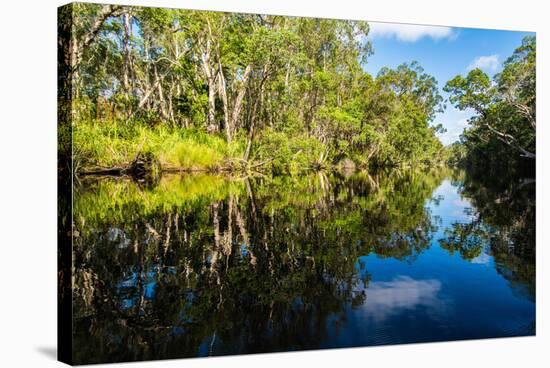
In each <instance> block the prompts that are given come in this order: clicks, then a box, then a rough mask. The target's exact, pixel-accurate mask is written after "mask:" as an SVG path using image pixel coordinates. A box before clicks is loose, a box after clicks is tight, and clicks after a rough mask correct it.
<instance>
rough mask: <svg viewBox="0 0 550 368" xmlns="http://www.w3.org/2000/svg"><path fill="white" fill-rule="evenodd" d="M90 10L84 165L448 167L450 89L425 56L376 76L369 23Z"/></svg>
mask: <svg viewBox="0 0 550 368" xmlns="http://www.w3.org/2000/svg"><path fill="white" fill-rule="evenodd" d="M77 10H78V11H77V12H76V17H77V18H78V21H77V22H76V23H75V27H76V28H77V31H76V35H77V43H78V41H79V39H78V37H80V38H81V39H86V37H92V38H93V42H90V43H89V44H87V45H86V47H84V46H83V48H82V49H81V50H80V51H81V52H82V59H81V62H80V63H79V65H78V68H77V69H76V72H75V73H74V76H73V78H74V80H75V81H76V83H75V91H76V98H75V99H74V102H75V103H74V106H73V110H74V111H73V113H74V116H75V117H76V121H75V146H76V147H77V153H78V157H77V158H78V160H79V162H81V164H82V166H81V167H82V168H86V167H90V166H93V165H98V166H114V165H120V164H123V163H127V162H129V161H131V159H132V158H133V157H135V155H136V154H137V153H138V152H140V151H143V152H151V153H152V154H154V155H155V156H156V157H158V158H159V159H160V161H161V163H162V164H163V165H168V166H178V167H181V168H185V169H194V168H197V169H198V168H201V169H219V168H222V167H224V168H232V169H236V168H246V167H248V168H250V167H256V168H257V169H258V170H265V169H271V170H272V172H274V173H294V172H299V171H301V170H303V169H307V168H312V167H314V168H320V167H325V166H332V165H337V164H338V162H340V161H341V160H343V159H351V160H353V161H354V162H355V165H356V166H359V167H369V166H375V167H386V166H432V165H434V164H437V163H439V162H441V157H440V156H439V155H440V153H441V144H440V143H439V141H438V139H437V138H436V131H435V130H434V129H433V128H432V127H431V123H432V120H433V118H434V116H435V114H436V113H437V112H438V111H441V108H442V105H441V96H440V95H439V93H438V90H437V82H436V81H435V79H434V78H433V77H432V76H430V75H428V74H426V73H425V72H424V70H423V69H422V68H421V67H420V66H419V65H418V63H416V62H412V63H410V64H403V65H400V66H398V67H397V68H395V69H389V68H383V69H382V71H381V72H380V74H379V75H378V76H377V77H376V78H373V76H371V75H369V74H368V73H366V72H365V71H364V69H363V67H362V64H363V63H365V62H367V59H368V57H369V56H370V55H371V54H372V52H373V50H372V45H371V43H370V42H369V41H368V39H367V37H366V36H367V35H368V32H369V26H368V24H367V23H366V22H358V21H343V20H329V19H309V18H290V17H281V16H269V15H262V16H257V15H248V14H233V13H231V14H229V13H219V12H206V11H188V10H179V9H157V8H141V7H130V6H120V7H107V6H101V5H85V4H80V5H78V7H77ZM102 16H106V18H105V19H104V18H102ZM101 20H103V22H102V23H101V22H100V23H98V24H100V25H101V26H100V27H99V28H98V29H97V33H94V34H87V29H86V27H89V26H91V25H92V24H93V23H94V21H101ZM503 78H504V77H503ZM507 80H509V78H508V79H507ZM203 132H209V134H206V133H203ZM206 136H210V138H206ZM222 137H224V138H222ZM222 141H225V143H224V142H222ZM247 147H250V149H247ZM242 158H244V159H245V160H247V161H248V162H246V163H244V164H242V163H241V162H240V161H239V160H241V159H242ZM228 162H229V164H228ZM266 162H269V165H268V167H264V165H263V164H265V163H266Z"/></svg>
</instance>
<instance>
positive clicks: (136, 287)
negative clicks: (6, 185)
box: [73, 170, 534, 363]
mask: <svg viewBox="0 0 550 368" xmlns="http://www.w3.org/2000/svg"><path fill="white" fill-rule="evenodd" d="M449 178H450V179H449ZM473 183H474V181H472V180H470V179H469V178H467V177H465V176H464V174H463V173H451V172H448V171H445V170H440V171H435V172H428V173H420V172H413V171H411V172H392V173H381V174H380V175H376V176H375V175H369V174H366V173H358V174H355V175H353V176H350V177H347V178H343V177H339V176H337V175H335V174H326V173H318V174H312V175H308V176H304V177H300V178H296V177H294V178H292V177H275V178H266V177H259V178H226V177H219V176H208V175H201V176H167V177H163V178H162V179H161V181H160V182H159V183H156V184H155V185H151V186H148V187H143V186H140V185H138V184H135V183H133V182H131V181H129V180H124V179H96V180H92V181H87V182H85V183H83V184H82V186H80V187H78V188H77V190H76V194H75V226H76V228H77V230H78V234H79V236H78V237H77V238H76V240H75V245H74V262H75V268H76V275H75V280H74V293H73V299H74V314H75V329H74V331H75V334H74V344H75V357H74V358H75V361H76V362H90V363H92V362H93V363H99V362H103V361H128V360H142V359H162V358H176V357H192V356H204V355H223V354H235V353H253V352H270V351H288V350H301V349H312V348H323V347H345V346H361V345H376V344H385V343H409V342H420V341H439V340H446V339H465V338H478V337H498V336H508V335H528V334H532V333H533V332H534V258H531V256H530V254H531V253H529V252H531V251H528V250H526V249H529V248H530V247H532V254H534V239H533V240H532V241H531V239H529V237H528V235H527V236H525V235H524V234H515V233H514V231H516V232H517V231H524V230H525V228H522V227H521V226H520V225H518V224H517V223H516V224H515V225H512V224H509V223H507V222H505V221H504V219H505V218H507V219H508V220H510V221H516V222H517V221H520V219H522V218H524V217H525V216H524V215H525V212H526V211H527V212H529V211H532V213H533V214H534V199H533V200H532V201H531V200H530V198H531V197H530V196H531V194H530V193H529V192H527V193H523V192H524V191H525V190H531V189H529V188H528V187H525V186H524V187H522V188H520V189H519V190H516V191H515V192H513V193H512V194H511V195H512V196H517V195H521V196H523V197H522V199H521V200H516V201H518V202H516V206H515V207H513V208H512V209H513V210H515V211H516V212H517V213H514V214H512V213H511V212H512V211H510V210H508V211H507V210H506V209H502V208H501V207H499V206H504V207H505V206H507V205H508V204H506V205H504V204H503V203H501V204H499V203H496V202H494V201H493V202H494V203H495V204H494V206H493V207H498V211H501V212H502V213H503V214H504V213H505V212H506V211H507V213H508V215H507V216H506V217H503V216H498V217H497V216H494V215H491V213H492V212H491V210H492V209H493V207H491V206H488V205H487V204H485V203H484V202H483V201H485V200H488V199H487V198H486V197H480V193H483V194H484V195H485V196H487V194H486V193H487V192H490V191H491V189H490V188H489V187H488V186H484V187H483V190H482V189H480V188H478V187H472V186H473V185H474V184H473ZM476 183H477V182H476ZM475 185H481V184H475ZM472 188H473V189H476V190H473V189H472ZM533 195H534V194H533ZM533 198H534V197H533ZM480 204H482V205H480ZM494 210H496V209H494ZM499 213H500V212H499ZM533 216H534V215H533ZM497 220H498V221H497ZM522 224H523V223H522ZM531 225H532V226H533V227H534V222H532V223H531ZM518 226H520V227H518ZM523 226H528V225H525V224H523ZM532 233H533V235H534V230H533V232H532ZM514 234H515V235H514ZM522 236H523V238H518V237H522ZM472 316H476V317H475V320H474V319H473V317H472Z"/></svg>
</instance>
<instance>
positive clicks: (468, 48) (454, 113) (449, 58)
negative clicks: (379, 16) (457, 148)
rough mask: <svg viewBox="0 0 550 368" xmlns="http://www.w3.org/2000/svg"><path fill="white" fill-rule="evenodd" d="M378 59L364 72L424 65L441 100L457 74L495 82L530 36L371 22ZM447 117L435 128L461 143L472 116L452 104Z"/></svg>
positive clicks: (439, 118)
mask: <svg viewBox="0 0 550 368" xmlns="http://www.w3.org/2000/svg"><path fill="white" fill-rule="evenodd" d="M369 24H370V26H371V31H370V34H369V36H368V38H369V39H370V40H371V42H372V45H373V49H374V55H372V56H371V57H370V58H369V60H368V62H367V64H365V65H364V68H365V70H366V71H368V72H369V73H371V74H373V75H376V74H377V73H378V71H379V70H380V69H381V68H382V67H384V66H388V67H391V68H394V67H396V66H398V65H399V64H402V63H404V62H411V61H413V60H415V61H418V62H419V63H420V65H421V66H422V67H423V68H424V70H425V72H426V73H428V74H431V75H433V76H434V77H435V78H436V79H437V81H438V83H439V89H440V93H441V95H442V96H443V97H444V98H445V100H446V99H447V98H448V95H447V94H446V93H445V92H443V90H442V89H443V86H444V85H445V83H446V82H447V81H448V80H449V79H451V78H453V77H454V76H456V75H457V74H463V75H464V74H466V73H467V72H468V70H469V69H473V68H475V67H480V68H481V69H482V70H483V71H485V72H486V73H488V74H489V75H491V76H493V75H494V74H495V73H498V72H499V71H500V70H501V69H502V63H503V62H504V61H505V60H506V58H507V57H508V56H510V55H511V54H512V52H513V51H514V49H515V48H516V47H518V46H519V45H520V44H521V40H522V38H523V37H525V36H527V35H533V33H530V32H516V31H499V30H487V29H474V28H451V27H441V26H419V25H409V24H398V23H378V22H369ZM446 106H447V108H446V109H445V112H443V113H441V114H438V115H437V117H436V118H435V120H434V123H435V124H437V123H441V124H443V126H444V127H445V129H447V132H446V133H444V134H442V135H440V137H439V138H440V139H441V141H442V142H443V144H445V145H447V144H450V143H452V142H454V141H456V140H457V139H458V137H459V136H460V134H461V133H462V130H463V129H464V128H465V127H466V126H467V120H468V118H469V117H470V116H471V112H468V111H459V110H457V109H455V108H454V107H453V106H452V105H451V104H450V103H448V102H446Z"/></svg>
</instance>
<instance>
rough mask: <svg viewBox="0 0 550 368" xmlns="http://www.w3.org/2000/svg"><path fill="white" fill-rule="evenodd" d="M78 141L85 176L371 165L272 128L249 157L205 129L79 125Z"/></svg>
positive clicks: (239, 138)
mask: <svg viewBox="0 0 550 368" xmlns="http://www.w3.org/2000/svg"><path fill="white" fill-rule="evenodd" d="M73 137H74V140H73V145H74V147H75V148H76V149H75V151H74V153H73V157H74V171H75V173H76V174H77V175H81V176H86V175H115V176H116V175H130V176H142V175H145V174H147V175H149V174H154V175H156V174H157V173H160V172H172V173H174V172H176V173H177V172H179V173H187V172H207V173H223V172H228V173H245V172H251V171H259V172H269V173H270V174H275V175H289V174H290V175H291V174H297V173H301V172H303V171H311V170H314V171H315V170H320V169H331V170H340V171H355V170H356V169H368V168H369V166H372V162H371V161H370V159H371V157H370V156H368V154H366V155H362V154H361V153H357V152H354V153H349V154H348V155H345V154H342V152H334V149H332V147H331V146H330V145H326V144H322V143H321V142H320V141H319V140H318V139H316V138H314V137H311V136H308V135H307V134H305V133H294V134H289V133H286V132H279V131H275V130H272V129H266V130H265V131H263V132H261V133H259V134H258V136H257V137H256V140H255V143H254V146H253V149H252V150H251V152H248V154H247V145H248V142H247V140H248V137H246V135H236V136H235V137H234V138H233V139H232V140H231V141H230V142H228V141H227V140H226V139H225V138H224V137H223V135H222V134H216V133H214V134H211V133H207V132H206V131H205V130H201V129H196V128H179V127H169V126H167V125H166V124H160V125H157V126H155V125H151V124H145V123H141V122H136V121H131V122H124V121H114V120H113V121H109V120H107V121H106V120H97V121H96V120H93V121H80V122H78V123H77V124H75V126H74V127H73ZM442 162H443V159H439V158H438V157H434V158H433V160H432V161H422V162H389V163H386V165H387V166H386V167H390V168H410V167H433V166H440V165H441V164H442ZM377 168H380V167H377Z"/></svg>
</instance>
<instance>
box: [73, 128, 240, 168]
mask: <svg viewBox="0 0 550 368" xmlns="http://www.w3.org/2000/svg"><path fill="white" fill-rule="evenodd" d="M73 146H74V147H75V152H74V154H75V160H77V161H78V162H79V165H80V166H81V167H94V166H95V167H114V166H122V165H126V164H128V163H130V162H132V161H133V159H134V158H135V157H136V156H137V155H138V153H140V152H141V153H152V154H153V155H154V156H155V157H157V158H158V159H159V161H160V163H161V165H162V166H163V167H178V168H182V169H216V168H220V167H222V166H223V165H224V164H225V163H226V161H227V160H229V159H230V158H232V157H241V156H242V153H243V151H244V144H243V142H241V141H236V142H235V143H231V144H228V143H227V142H226V141H225V140H224V139H223V138H222V137H220V136H215V135H210V134H207V133H206V132H204V131H201V130H197V129H177V128H168V127H165V126H158V127H150V126H148V125H146V124H143V123H139V122H129V123H126V122H117V121H80V122H78V123H77V124H75V126H74V128H73Z"/></svg>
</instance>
